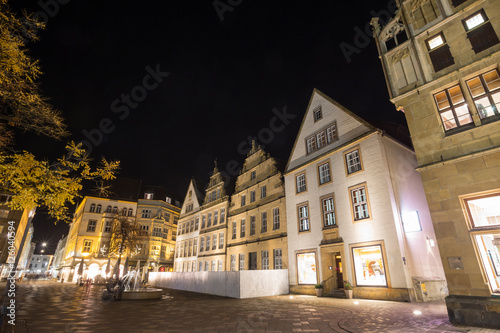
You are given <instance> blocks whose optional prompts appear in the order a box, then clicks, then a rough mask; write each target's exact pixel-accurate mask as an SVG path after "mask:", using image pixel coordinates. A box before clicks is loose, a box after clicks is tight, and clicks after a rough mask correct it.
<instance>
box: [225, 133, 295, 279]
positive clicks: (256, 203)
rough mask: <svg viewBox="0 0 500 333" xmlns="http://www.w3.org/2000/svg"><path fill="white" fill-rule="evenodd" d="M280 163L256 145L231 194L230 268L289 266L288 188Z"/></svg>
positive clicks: (229, 269)
mask: <svg viewBox="0 0 500 333" xmlns="http://www.w3.org/2000/svg"><path fill="white" fill-rule="evenodd" d="M281 170H282V166H281V165H280V163H279V162H278V161H277V160H276V159H274V158H272V157H270V156H269V154H267V153H266V152H265V151H264V150H263V149H262V148H261V147H260V146H257V145H256V144H255V141H254V142H253V144H252V149H251V150H250V151H249V152H248V154H247V158H246V160H245V162H244V164H243V168H242V170H241V172H240V175H239V176H238V178H237V179H236V184H235V192H234V193H233V195H232V196H231V206H230V209H229V217H228V239H227V259H226V260H227V264H226V269H227V270H228V271H239V270H269V269H287V268H288V240H287V223H286V221H287V220H286V204H285V187H284V182H283V175H282V171H281Z"/></svg>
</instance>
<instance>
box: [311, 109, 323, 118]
mask: <svg viewBox="0 0 500 333" xmlns="http://www.w3.org/2000/svg"><path fill="white" fill-rule="evenodd" d="M318 115H319V117H318ZM313 119H314V122H318V121H320V120H321V119H323V111H322V110H321V106H318V107H317V108H316V109H314V111H313Z"/></svg>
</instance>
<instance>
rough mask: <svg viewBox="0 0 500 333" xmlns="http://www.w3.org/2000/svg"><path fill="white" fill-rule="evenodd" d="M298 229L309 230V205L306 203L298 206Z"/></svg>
mask: <svg viewBox="0 0 500 333" xmlns="http://www.w3.org/2000/svg"><path fill="white" fill-rule="evenodd" d="M298 210H299V231H308V230H309V207H308V205H307V204H305V205H302V206H299V207H298Z"/></svg>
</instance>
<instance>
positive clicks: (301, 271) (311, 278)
mask: <svg viewBox="0 0 500 333" xmlns="http://www.w3.org/2000/svg"><path fill="white" fill-rule="evenodd" d="M297 274H298V282H299V284H316V283H318V282H317V281H318V277H317V270H316V253H315V252H309V253H299V254H297Z"/></svg>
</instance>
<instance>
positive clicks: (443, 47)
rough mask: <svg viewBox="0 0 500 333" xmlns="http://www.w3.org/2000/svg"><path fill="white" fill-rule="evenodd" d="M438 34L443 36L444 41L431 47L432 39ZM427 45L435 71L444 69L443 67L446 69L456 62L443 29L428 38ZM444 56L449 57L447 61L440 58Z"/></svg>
mask: <svg viewBox="0 0 500 333" xmlns="http://www.w3.org/2000/svg"><path fill="white" fill-rule="evenodd" d="M438 36H441V39H442V40H443V43H442V44H440V45H438V46H436V47H431V45H430V41H432V40H433V39H435V38H436V37H438ZM425 46H426V47H427V54H428V55H429V59H430V63H431V64H432V68H433V70H434V73H437V72H439V71H442V70H443V69H446V68H448V67H450V66H453V65H454V64H455V59H454V58H453V55H452V54H451V51H450V46H449V45H448V43H447V42H446V38H445V37H444V33H443V32H442V31H440V32H438V33H437V34H435V35H433V36H431V37H429V38H427V39H426V40H425ZM444 57H447V58H448V59H447V61H443V60H441V59H439V58H444Z"/></svg>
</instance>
